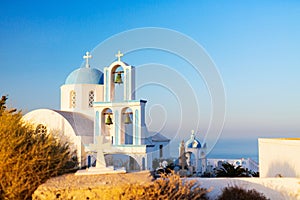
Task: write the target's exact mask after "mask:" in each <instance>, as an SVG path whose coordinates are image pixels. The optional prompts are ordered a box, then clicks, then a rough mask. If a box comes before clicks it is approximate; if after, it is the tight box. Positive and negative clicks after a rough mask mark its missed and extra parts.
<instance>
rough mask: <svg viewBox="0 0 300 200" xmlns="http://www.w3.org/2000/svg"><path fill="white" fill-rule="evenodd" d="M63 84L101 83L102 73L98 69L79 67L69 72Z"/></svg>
mask: <svg viewBox="0 0 300 200" xmlns="http://www.w3.org/2000/svg"><path fill="white" fill-rule="evenodd" d="M65 84H103V73H102V72H101V71H100V70H98V69H93V68H86V67H85V68H79V69H76V70H75V71H73V72H72V73H71V74H69V76H68V77H67V79H66V82H65Z"/></svg>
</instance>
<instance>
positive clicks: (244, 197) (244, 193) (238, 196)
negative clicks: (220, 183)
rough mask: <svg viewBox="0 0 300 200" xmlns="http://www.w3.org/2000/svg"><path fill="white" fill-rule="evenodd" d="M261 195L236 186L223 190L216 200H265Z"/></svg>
mask: <svg viewBox="0 0 300 200" xmlns="http://www.w3.org/2000/svg"><path fill="white" fill-rule="evenodd" d="M267 199H268V198H267V197H265V196H264V195H263V194H262V193H259V192H257V191H256V190H254V189H252V190H245V189H243V188H240V187H238V186H230V187H226V188H224V189H223V192H222V194H221V195H220V196H219V197H218V200H267Z"/></svg>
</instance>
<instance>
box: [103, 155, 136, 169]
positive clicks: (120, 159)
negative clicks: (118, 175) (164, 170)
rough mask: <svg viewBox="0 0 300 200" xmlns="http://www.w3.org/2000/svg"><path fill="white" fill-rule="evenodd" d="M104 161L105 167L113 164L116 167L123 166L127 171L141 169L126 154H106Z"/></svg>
mask: <svg viewBox="0 0 300 200" xmlns="http://www.w3.org/2000/svg"><path fill="white" fill-rule="evenodd" d="M105 162H106V166H107V167H108V166H114V168H116V169H118V168H122V167H124V168H125V169H126V171H127V172H130V171H139V170H141V166H140V165H139V164H138V162H137V161H136V160H135V159H134V158H133V157H132V156H129V155H126V154H106V155H105Z"/></svg>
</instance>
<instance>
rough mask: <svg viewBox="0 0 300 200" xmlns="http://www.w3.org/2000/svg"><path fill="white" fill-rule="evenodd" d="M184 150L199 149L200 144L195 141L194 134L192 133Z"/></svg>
mask: <svg viewBox="0 0 300 200" xmlns="http://www.w3.org/2000/svg"><path fill="white" fill-rule="evenodd" d="M185 146H186V148H195V149H198V148H201V143H200V141H199V140H197V139H196V137H195V133H194V132H193V131H192V135H191V138H190V139H189V140H188V141H187V142H186V143H185Z"/></svg>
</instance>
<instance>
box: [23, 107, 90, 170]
mask: <svg viewBox="0 0 300 200" xmlns="http://www.w3.org/2000/svg"><path fill="white" fill-rule="evenodd" d="M23 120H24V121H27V122H29V123H31V124H33V125H34V126H37V125H39V124H43V125H45V126H46V127H47V132H48V133H51V132H52V133H57V132H58V133H60V134H63V135H64V137H65V139H67V140H68V141H69V143H70V144H71V146H72V147H73V148H74V149H76V150H77V156H78V158H81V159H79V162H80V163H79V164H80V165H81V162H82V161H83V160H84V159H85V155H82V153H83V152H84V151H83V149H82V148H83V146H82V145H81V138H80V136H76V134H75V132H74V130H73V128H72V126H71V125H70V123H69V122H68V121H67V120H66V119H65V118H63V117H62V116H61V115H60V114H58V113H57V112H55V111H53V110H49V109H38V110H34V111H31V112H29V113H27V114H26V115H24V117H23Z"/></svg>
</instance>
